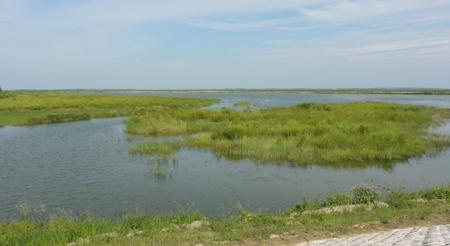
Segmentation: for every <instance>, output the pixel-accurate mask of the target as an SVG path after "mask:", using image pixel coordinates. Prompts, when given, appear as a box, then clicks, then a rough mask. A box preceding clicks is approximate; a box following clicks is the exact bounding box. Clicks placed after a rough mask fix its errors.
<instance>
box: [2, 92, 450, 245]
mask: <svg viewBox="0 0 450 246" xmlns="http://www.w3.org/2000/svg"><path fill="white" fill-rule="evenodd" d="M216 102H217V100H215V99H203V98H177V97H124V96H101V95H90V94H72V93H55V92H46V93H42V92H39V93H24V92H20V93H19V92H14V93H2V94H0V126H2V125H3V126H5V125H37V124H51V123H60V122H69V121H77V120H86V119H91V118H105V117H117V116H129V118H128V120H127V121H126V131H127V133H129V134H135V135H139V136H146V137H160V136H181V138H177V139H178V140H173V139H171V140H167V141H153V142H148V143H144V144H142V145H136V146H133V147H131V148H130V150H129V151H130V153H133V154H143V155H151V156H156V157H163V158H165V157H168V156H170V155H172V154H174V153H176V152H177V151H179V150H180V149H182V148H194V149H201V150H202V149H205V150H211V151H213V152H214V153H216V154H217V155H219V156H223V157H226V158H228V159H251V160H255V161H261V162H271V163H291V164H293V165H305V164H312V163H313V164H323V165H327V166H331V167H333V166H339V165H342V163H357V165H362V166H368V165H372V163H393V162H395V161H400V160H408V159H410V158H415V157H420V156H423V155H426V154H434V153H437V152H439V151H440V150H443V149H446V148H448V147H449V146H450V139H449V138H448V137H443V136H439V135H436V134H433V133H431V132H430V131H429V128H430V127H431V126H435V125H439V124H440V123H443V122H445V121H447V120H449V119H450V110H449V109H438V108H433V107H425V106H412V105H401V104H392V103H381V102H357V103H339V104H323V103H306V104H299V105H296V106H291V107H276V108H254V107H253V104H250V103H245V102H238V103H236V104H235V105H234V106H236V107H240V108H241V109H242V110H232V109H219V110H211V109H203V107H205V106H209V105H211V104H214V103H216ZM127 148H128V146H127ZM155 176H156V177H158V178H160V179H164V178H166V176H167V174H166V173H164V170H163V169H162V168H161V166H160V164H159V163H158V166H157V167H156V171H155ZM380 202H382V203H380ZM377 204H385V205H383V206H378V205H377ZM339 206H341V207H342V206H344V207H345V206H356V207H355V208H356V209H352V210H351V211H344V212H336V213H326V212H325V213H324V212H323V211H326V210H324V209H329V208H333V207H334V208H336V207H339ZM20 208H21V211H22V219H21V220H18V221H12V222H0V245H65V244H68V243H71V242H75V243H77V245H78V244H83V243H86V242H89V243H90V245H111V244H113V245H114V244H115V245H122V244H135V245H149V244H150V245H193V244H197V243H203V244H205V245H211V244H214V243H218V242H220V243H223V244H231V245H234V244H240V243H245V242H249V243H250V244H251V243H253V244H259V243H263V242H266V240H270V237H271V235H272V234H276V235H281V237H282V238H283V240H293V241H298V240H303V239H305V238H307V239H313V238H317V237H327V236H336V235H344V234H349V233H355V232H363V231H364V232H365V231H370V230H377V229H382V228H390V227H398V226H409V225H416V224H422V223H448V221H450V188H449V187H435V188H432V189H427V190H424V191H419V192H413V193H405V192H399V191H391V192H383V193H381V192H379V191H377V190H375V189H373V188H370V187H365V186H359V187H356V188H355V189H353V190H352V191H350V192H347V193H337V194H334V195H332V196H330V197H328V198H325V199H319V200H317V201H303V202H302V203H300V204H299V205H297V206H295V207H294V208H292V209H290V210H288V211H285V212H283V213H278V214H276V215H269V214H259V213H249V212H247V211H245V210H244V209H242V210H241V212H240V213H239V214H237V215H234V216H231V217H230V216H227V217H224V218H216V219H212V220H209V219H207V218H206V217H204V216H203V215H201V214H199V213H191V212H186V213H181V214H178V215H174V216H148V215H130V216H127V217H124V218H100V217H95V216H89V215H86V216H81V217H71V216H64V217H58V218H53V217H52V216H50V215H49V217H45V218H44V219H41V220H36V219H35V218H30V216H29V209H27V207H26V206H24V205H21V206H20ZM368 208H370V211H369V209H368ZM199 224H200V226H198V225H199ZM193 225H195V226H193Z"/></svg>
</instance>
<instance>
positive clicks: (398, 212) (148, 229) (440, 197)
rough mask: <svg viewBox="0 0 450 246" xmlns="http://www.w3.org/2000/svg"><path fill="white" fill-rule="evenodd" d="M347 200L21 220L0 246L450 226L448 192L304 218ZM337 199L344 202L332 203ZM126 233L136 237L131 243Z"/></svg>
mask: <svg viewBox="0 0 450 246" xmlns="http://www.w3.org/2000/svg"><path fill="white" fill-rule="evenodd" d="M353 193H355V191H353ZM364 194H365V193H364ZM359 195H361V194H359ZM352 196H353V197H354V196H356V195H355V194H351V193H344V195H342V194H337V195H335V196H334V197H335V198H329V199H326V200H325V201H328V202H324V201H317V202H315V203H307V202H304V203H302V204H299V205H298V206H296V207H295V208H293V209H290V210H288V211H286V212H284V213H281V214H278V215H265V214H253V213H248V212H246V211H244V210H243V211H241V213H239V214H237V215H235V216H232V217H227V218H222V219H214V220H209V221H208V219H207V218H205V217H204V216H202V215H200V214H197V213H182V214H178V215H174V216H162V217H161V216H160V217H150V216H143V215H133V216H127V217H124V218H122V219H118V220H113V219H104V218H96V217H92V216H91V217H89V216H87V217H85V218H70V217H66V218H56V219H52V220H48V221H47V222H41V221H33V220H30V219H23V220H19V221H14V222H9V223H0V245H66V244H68V243H70V242H82V241H84V242H86V241H89V245H195V244H199V243H203V244H204V245H213V244H216V243H218V242H220V243H222V244H224V245H236V244H240V245H241V244H250V245H255V244H258V245H259V244H262V243H264V242H266V243H268V242H270V240H269V237H270V235H271V234H277V235H280V236H281V237H282V238H283V240H284V241H283V242H284V243H286V242H289V241H290V242H299V241H303V240H305V239H316V238H324V237H336V236H339V235H348V234H354V233H358V232H368V231H374V230H381V229H388V228H395V227H403V226H411V225H420V224H423V225H425V224H436V223H438V224H442V223H449V222H450V187H436V188H432V189H428V190H424V191H420V192H414V193H404V192H399V191H396V192H390V193H389V194H388V195H387V196H384V197H385V198H384V200H383V201H384V202H385V203H387V204H388V205H389V206H388V207H375V208H374V209H373V210H371V211H368V210H366V209H363V208H360V209H356V210H354V211H352V212H343V213H333V214H324V213H310V214H306V213H304V212H305V211H306V210H313V211H315V210H318V209H320V208H323V207H326V206H335V205H342V204H348V202H349V201H348V198H349V197H352ZM336 197H342V198H343V199H341V198H339V199H337V200H336ZM419 199H420V202H418V201H419ZM365 200H366V201H368V200H369V199H365ZM330 201H334V202H331V203H330ZM193 221H203V223H202V224H203V225H202V226H201V227H200V228H197V229H189V228H188V227H187V226H186V225H188V224H190V223H192V222H193ZM130 232H139V234H141V235H138V236H132V237H130V235H129V233H130ZM105 233H106V234H105ZM127 235H128V237H127Z"/></svg>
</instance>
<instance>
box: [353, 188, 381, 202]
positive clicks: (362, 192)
mask: <svg viewBox="0 0 450 246" xmlns="http://www.w3.org/2000/svg"><path fill="white" fill-rule="evenodd" d="M379 199H380V193H379V192H378V191H377V190H376V189H375V188H374V187H371V186H367V185H359V186H356V187H354V188H353V190H352V203H353V204H368V203H373V202H376V201H378V200H379Z"/></svg>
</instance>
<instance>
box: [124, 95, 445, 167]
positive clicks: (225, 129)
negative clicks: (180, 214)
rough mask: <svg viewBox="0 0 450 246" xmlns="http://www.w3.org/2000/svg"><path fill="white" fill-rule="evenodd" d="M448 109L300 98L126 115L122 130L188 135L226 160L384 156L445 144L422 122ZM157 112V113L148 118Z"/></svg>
mask: <svg viewBox="0 0 450 246" xmlns="http://www.w3.org/2000/svg"><path fill="white" fill-rule="evenodd" d="M449 118H450V111H449V110H448V109H437V108H431V107H423V106H410V105H399V104H391V103H378V102H359V103H349V104H320V103H307V104H300V105H298V106H293V107H280V108H270V109H259V110H255V111H236V110H231V109H222V110H217V111H213V110H200V109H192V110H171V111H170V112H164V113H161V112H155V113H152V114H151V115H148V116H147V115H144V116H138V117H132V118H131V119H130V121H129V122H128V126H127V127H128V131H129V132H132V133H136V134H144V135H161V134H163V135H176V134H183V135H189V137H188V141H187V145H188V146H189V147H192V148H199V149H211V150H213V151H214V152H216V153H217V154H219V155H222V156H225V157H227V158H230V159H252V160H256V161H262V162H275V163H284V162H290V163H296V164H326V165H329V164H336V163H356V164H358V163H362V164H364V165H366V164H367V163H386V162H394V161H402V160H407V159H409V158H414V157H420V156H422V155H424V154H428V153H435V152H438V151H440V150H442V149H444V148H447V147H448V146H450V139H449V138H444V137H440V136H437V135H432V134H430V133H429V132H428V128H429V127H430V126H432V125H434V124H438V123H440V122H442V121H443V120H447V119H449ZM155 119H157V120H155Z"/></svg>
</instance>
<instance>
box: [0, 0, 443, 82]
mask: <svg viewBox="0 0 450 246" xmlns="http://www.w3.org/2000/svg"><path fill="white" fill-rule="evenodd" d="M449 11H450V0H426V1H425V0H358V1H356V0H245V1H237V0H214V1H211V0H146V1H144V0H83V1H37V0H0V64H1V66H0V69H1V71H2V72H1V73H0V80H1V81H4V80H6V81H11V82H9V83H10V84H9V86H10V87H14V85H15V84H17V83H19V82H20V83H23V84H26V83H27V82H26V81H28V80H30V81H33V82H30V83H39V82H42V83H44V82H46V81H54V80H55V77H53V76H56V75H55V74H57V75H58V77H57V79H58V81H67V85H73V84H76V82H79V81H85V80H87V79H88V78H89V79H90V78H91V77H92V78H97V79H98V80H99V81H101V83H103V85H109V83H116V85H122V84H120V80H126V79H127V78H131V79H132V80H136V81H154V80H157V81H162V82H170V81H172V82H173V81H192V82H194V83H197V82H198V81H204V83H205V84H206V85H208V83H210V81H216V80H217V81H222V83H224V84H222V85H226V86H228V83H227V82H226V81H225V78H226V79H227V80H228V81H229V80H233V79H234V80H236V81H239V82H236V83H237V85H239V86H241V84H240V82H242V81H245V80H246V79H249V80H251V79H252V78H253V79H254V81H253V83H254V84H258V83H259V82H260V81H266V82H267V83H269V82H270V83H278V80H279V77H280V76H282V78H283V79H286V81H294V82H295V81H297V80H298V79H301V78H304V79H305V80H306V77H302V76H303V74H298V73H297V71H298V67H307V68H308V69H306V68H305V70H304V71H303V72H305V73H307V74H309V75H308V77H307V79H308V80H311V81H318V80H320V79H323V78H324V77H323V76H324V74H326V73H324V72H323V71H328V70H335V72H336V73H335V74H338V75H340V72H339V71H338V67H339V65H340V62H342V61H345V62H348V63H349V64H351V66H350V65H349V67H352V66H359V65H361V64H366V63H367V64H368V63H370V64H377V65H378V66H379V67H382V66H383V64H384V62H385V61H390V62H391V63H392V64H391V69H392V70H393V71H395V70H398V71H400V70H402V69H404V63H405V61H408V62H409V63H414V64H415V65H416V66H417V67H420V66H421V65H422V64H424V59H425V58H436V59H428V61H429V62H430V64H431V63H432V64H434V65H436V66H433V67H446V66H445V65H449V66H450V41H449V40H450V30H449V29H450V16H449V15H448V13H449ZM440 58H443V59H440ZM446 58H448V59H447V60H448V61H447V62H446V61H445V60H446ZM311 62H312V64H316V65H311V64H310V63H311ZM315 62H317V63H315ZM345 62H344V63H345ZM430 67H432V66H431V65H430ZM55 71H57V72H55ZM86 71H87V72H86ZM424 73H428V74H430V76H431V75H433V76H434V74H436V73H433V74H431V72H430V71H424ZM442 74H444V72H442ZM395 75H396V76H398V77H400V76H401V75H402V73H400V72H398V73H397V74H395ZM352 76H353V75H352V74H350V75H348V74H346V76H343V77H342V78H345V79H346V80H347V79H349V78H355V80H356V78H358V79H360V78H363V77H364V74H360V75H359V76H358V77H357V76H356V75H355V76H353V77H352ZM334 78H335V77H333V79H334ZM336 79H337V78H336ZM346 80H344V79H343V80H342V81H346ZM435 80H436V81H438V82H439V83H443V82H450V81H448V72H447V74H446V76H441V77H439V78H437V77H436V78H435ZM48 83H51V82H48ZM173 83H174V84H172V86H173V87H176V85H177V84H176V83H175V82H173ZM198 83H200V82H198ZM86 85H87V86H89V85H90V84H86ZM141 85H142V86H144V85H145V84H141ZM262 86H263V87H271V86H270V84H265V85H262ZM286 86H290V87H292V86H294V87H295V83H294V84H290V85H286ZM77 87H79V86H77ZM98 87H102V86H101V85H100V86H98ZM105 87H108V86H105ZM119 87H120V86H119ZM218 87H221V86H218Z"/></svg>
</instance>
